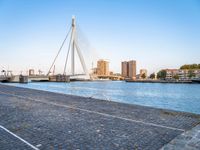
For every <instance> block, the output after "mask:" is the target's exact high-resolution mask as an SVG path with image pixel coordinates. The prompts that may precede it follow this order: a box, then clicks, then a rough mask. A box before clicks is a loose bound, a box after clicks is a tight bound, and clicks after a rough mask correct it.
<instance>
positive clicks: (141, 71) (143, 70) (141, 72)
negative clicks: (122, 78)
mask: <svg viewBox="0 0 200 150" xmlns="http://www.w3.org/2000/svg"><path fill="white" fill-rule="evenodd" d="M143 74H144V75H145V78H147V69H140V78H142V75H143Z"/></svg>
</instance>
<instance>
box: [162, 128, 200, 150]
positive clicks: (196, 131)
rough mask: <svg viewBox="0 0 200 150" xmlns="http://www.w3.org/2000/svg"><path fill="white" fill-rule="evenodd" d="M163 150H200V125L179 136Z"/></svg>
mask: <svg viewBox="0 0 200 150" xmlns="http://www.w3.org/2000/svg"><path fill="white" fill-rule="evenodd" d="M161 150H200V125H197V126H196V127H194V128H193V129H191V130H189V131H186V132H184V133H182V134H181V135H179V136H177V137H176V138H175V139H173V140H172V141H171V142H170V143H168V144H166V145H165V146H163V148H162V149H161Z"/></svg>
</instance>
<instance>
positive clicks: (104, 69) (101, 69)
mask: <svg viewBox="0 0 200 150" xmlns="http://www.w3.org/2000/svg"><path fill="white" fill-rule="evenodd" d="M97 75H99V76H102V75H103V76H109V75H110V71H109V62H108V61H107V60H103V59H100V60H98V61H97Z"/></svg>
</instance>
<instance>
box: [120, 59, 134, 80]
mask: <svg viewBox="0 0 200 150" xmlns="http://www.w3.org/2000/svg"><path fill="white" fill-rule="evenodd" d="M121 74H122V77H124V78H129V79H136V61H135V60H131V61H123V62H122V63H121Z"/></svg>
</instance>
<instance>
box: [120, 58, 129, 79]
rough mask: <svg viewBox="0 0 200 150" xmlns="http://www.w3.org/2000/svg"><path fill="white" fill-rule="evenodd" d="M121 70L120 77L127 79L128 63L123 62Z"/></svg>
mask: <svg viewBox="0 0 200 150" xmlns="http://www.w3.org/2000/svg"><path fill="white" fill-rule="evenodd" d="M121 68H122V69H121V75H122V77H124V78H127V77H128V62H126V61H123V62H122V66H121Z"/></svg>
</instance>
